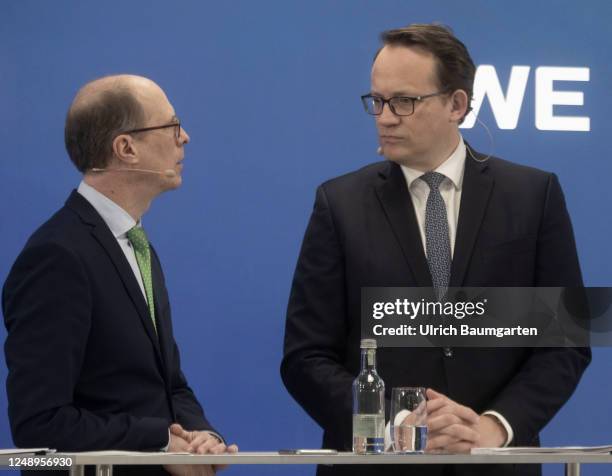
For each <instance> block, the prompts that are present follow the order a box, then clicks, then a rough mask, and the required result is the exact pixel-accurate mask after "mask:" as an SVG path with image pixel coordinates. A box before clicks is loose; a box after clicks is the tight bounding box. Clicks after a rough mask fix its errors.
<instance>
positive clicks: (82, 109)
mask: <svg viewBox="0 0 612 476" xmlns="http://www.w3.org/2000/svg"><path fill="white" fill-rule="evenodd" d="M65 142H66V148H67V151H68V155H69V156H70V159H71V160H72V162H73V163H74V165H75V166H76V168H77V169H78V170H79V171H80V172H81V173H82V174H83V180H82V181H81V183H80V185H79V186H78V189H77V190H74V191H73V192H72V193H71V195H70V196H69V197H68V200H67V201H66V204H65V205H64V207H63V208H61V209H60V210H59V211H58V212H57V213H56V214H55V215H53V216H52V217H51V218H50V219H49V220H48V221H47V222H46V223H45V224H43V225H42V226H41V227H40V228H39V229H38V230H37V231H36V232H34V234H33V235H32V236H31V237H30V239H29V240H28V242H27V243H26V245H25V248H24V249H23V251H22V252H21V253H20V255H19V257H18V258H17V260H16V262H15V264H14V265H13V267H12V269H11V271H10V274H9V276H8V278H7V280H6V282H5V284H4V288H3V294H2V308H3V312H4V319H5V324H6V328H7V330H8V337H7V340H6V345H5V352H6V362H7V366H8V370H9V373H8V378H7V392H8V399H9V418H10V424H11V430H12V434H13V439H14V442H15V444H16V445H17V446H19V447H51V448H56V449H58V450H60V451H89V450H104V449H117V450H142V451H145V450H146V451H158V450H162V451H163V450H167V451H191V452H199V453H206V452H211V453H221V452H225V451H236V450H237V448H236V447H235V446H234V445H232V446H230V447H226V445H225V443H224V442H223V439H222V438H221V437H220V436H219V434H218V433H217V432H216V430H214V428H213V427H212V425H211V424H210V423H209V422H208V420H207V419H206V417H205V415H204V412H203V411H202V408H201V406H200V404H199V403H198V401H197V399H196V397H195V396H194V394H193V392H192V391H191V389H190V388H189V386H188V385H187V381H186V379H185V377H184V375H183V373H182V372H181V367H180V360H179V352H178V348H177V345H176V343H175V341H174V337H173V333H172V323H171V317H170V306H169V301H168V295H167V291H166V286H165V284H164V276H163V273H162V268H161V265H160V262H159V259H158V257H157V254H156V252H155V250H154V249H153V247H152V246H151V245H150V244H149V242H148V238H147V236H146V234H145V233H144V230H143V229H142V227H141V222H140V220H141V217H142V216H143V214H144V213H145V212H146V211H147V210H148V209H149V206H150V205H151V202H152V201H153V199H155V198H156V197H157V196H158V195H159V194H161V193H162V192H164V191H166V190H172V189H176V188H177V187H179V186H180V185H181V180H182V179H181V172H182V168H183V165H182V162H183V157H184V145H185V144H187V143H188V142H189V135H188V134H187V132H186V131H185V129H183V128H182V127H181V124H180V122H179V120H178V118H177V116H176V113H175V111H174V108H173V107H172V105H171V104H170V102H169V101H168V98H167V97H166V95H165V94H164V92H163V91H162V89H161V88H160V87H159V86H158V85H157V84H155V83H154V82H153V81H151V80H149V79H146V78H142V77H138V76H128V75H122V76H111V77H105V78H102V79H98V80H95V81H92V82H91V83H88V84H87V85H85V86H84V87H83V88H82V89H81V90H80V91H79V92H78V94H77V96H76V97H75V99H74V101H73V103H72V105H71V107H70V109H69V111H68V115H67V118H66V127H65ZM166 469H168V470H169V471H171V472H177V471H176V470H177V468H166ZM178 469H179V470H180V468H178ZM196 469H197V470H198V471H199V472H200V473H203V474H211V473H212V472H213V471H214V469H213V468H208V467H199V468H196ZM138 471H139V472H140V473H142V469H139V470H138ZM156 471H157V472H163V469H162V468H158V469H157V470H156ZM179 472H180V471H179ZM150 473H151V471H150V468H149V471H148V472H147V474H150ZM37 474H40V473H37ZM53 474H57V473H53Z"/></svg>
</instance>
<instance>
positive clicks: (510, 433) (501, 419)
mask: <svg viewBox="0 0 612 476" xmlns="http://www.w3.org/2000/svg"><path fill="white" fill-rule="evenodd" d="M483 415H491V416H492V417H494V418H495V419H496V420H497V421H499V423H501V426H503V427H504V429H505V430H506V435H508V436H507V437H506V442H505V443H504V445H503V446H504V447H506V446H508V445H509V444H510V443H512V440H513V439H514V431H512V427H511V426H510V423H508V420H506V419H505V418H504V417H503V416H502V414H501V413H498V412H496V411H495V410H487V411H486V412H484V413H483Z"/></svg>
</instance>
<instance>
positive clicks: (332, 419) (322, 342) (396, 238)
mask: <svg viewBox="0 0 612 476" xmlns="http://www.w3.org/2000/svg"><path fill="white" fill-rule="evenodd" d="M474 154H475V155H476V154H477V153H476V152H474ZM478 157H481V156H478ZM450 285H451V286H508V287H509V286H525V287H528V286H580V285H582V278H581V274H580V267H579V264H578V258H577V254H576V246H575V242H574V237H573V232H572V228H571V224H570V219H569V216H568V213H567V210H566V207H565V202H564V199H563V194H562V191H561V188H560V186H559V183H558V180H557V178H556V176H555V175H554V174H550V173H546V172H542V171H539V170H536V169H533V168H528V167H523V166H520V165H516V164H512V163H510V162H506V161H503V160H501V159H497V158H491V159H489V160H487V161H485V162H477V161H476V160H474V159H472V158H471V157H470V155H469V154H468V157H467V158H466V164H465V173H464V181H463V188H462V196H461V205H460V212H459V221H458V227H457V237H456V242H455V249H454V258H453V262H452V269H451V278H450ZM363 286H406V287H410V286H432V281H431V275H430V273H429V268H428V265H427V260H426V257H425V254H424V251H423V244H422V242H421V236H420V234H419V229H418V224H417V221H416V216H415V213H414V208H413V205H412V201H411V198H410V193H409V192H408V188H407V185H406V180H405V178H404V175H403V173H402V171H401V168H400V167H399V166H398V165H397V164H394V163H391V162H379V163H375V164H372V165H370V166H367V167H365V168H363V169H361V170H358V171H356V172H354V173H351V174H348V175H345V176H342V177H339V178H336V179H333V180H331V181H329V182H326V183H324V184H323V185H321V186H320V187H319V188H318V190H317V195H316V202H315V205H314V211H313V213H312V216H311V218H310V223H309V224H308V228H307V230H306V235H305V237H304V241H303V244H302V249H301V252H300V257H299V260H298V264H297V268H296V271H295V276H294V280H293V286H292V290H291V296H290V299H289V305H288V310H287V323H286V331H285V346H284V358H283V361H282V365H281V375H282V378H283V381H284V383H285V385H286V387H287V389H288V390H289V392H290V393H291V395H292V396H293V397H294V398H295V399H296V400H297V401H298V402H299V403H300V405H302V407H303V408H304V409H305V410H306V412H308V414H309V415H310V416H311V417H312V418H313V419H314V420H315V421H317V423H318V424H319V425H320V426H321V427H322V428H323V429H324V436H323V446H324V447H327V448H337V449H339V450H350V449H351V440H352V435H351V434H352V428H351V425H352V423H351V414H352V397H351V384H352V381H353V379H354V378H355V376H356V375H357V373H358V371H359V352H360V350H359V340H360V292H361V288H362V287H363ZM590 355H591V354H590V351H589V350H588V349H557V348H536V349H526V348H497V349H472V348H455V349H453V354H452V356H450V357H445V355H444V353H443V350H442V349H438V348H401V349H400V348H393V349H391V348H382V349H379V350H378V353H377V356H378V370H379V373H380V375H381V376H382V378H383V379H384V381H385V385H386V391H387V398H388V397H389V394H390V391H391V388H393V387H396V386H405V385H412V386H417V385H418V386H424V387H432V388H434V389H436V390H439V391H441V392H443V393H445V394H446V395H448V396H449V397H450V398H452V399H454V400H455V401H458V402H460V403H462V404H464V405H467V406H469V407H471V408H472V409H474V410H475V411H477V412H479V413H480V412H483V411H485V410H495V411H498V412H499V413H501V414H502V415H503V416H504V417H505V418H506V419H507V420H508V422H509V423H510V425H511V426H512V428H513V430H514V440H513V442H512V444H513V445H517V446H522V445H537V444H538V432H539V431H540V430H541V429H542V428H543V427H544V426H545V425H546V423H548V421H550V419H551V418H552V417H553V415H554V414H555V413H556V412H557V411H558V410H559V408H561V406H562V405H563V404H564V403H565V401H566V400H567V399H568V398H569V397H570V395H571V394H572V392H573V391H574V388H575V387H576V385H577V383H578V381H579V379H580V376H581V375H582V372H583V371H584V369H585V368H586V366H587V365H588V363H589V361H590ZM387 403H388V402H387ZM383 468H384V469H383ZM516 468H517V474H537V472H538V471H539V467H533V466H532V467H525V466H520V465H517V466H516ZM370 469H371V471H372V474H415V473H414V471H417V470H416V469H412V470H411V469H410V467H404V468H401V467H399V468H397V467H396V468H392V467H389V466H384V467H378V468H370ZM411 471H412V472H411ZM441 471H442V468H440V467H432V466H429V467H423V468H419V469H418V474H442V473H441ZM445 471H447V473H448V472H450V473H451V474H452V473H453V471H454V472H455V473H456V474H478V473H479V472H481V473H482V474H490V473H491V471H492V468H491V467H488V468H486V467H476V468H468V467H465V466H463V467H461V466H457V467H456V468H454V469H453V468H446V469H445ZM495 471H496V473H499V474H513V470H512V468H511V467H503V468H496V469H495ZM345 473H346V474H366V473H367V470H366V469H365V468H363V467H362V468H359V469H357V468H352V469H350V468H343V467H342V466H337V467H336V468H331V467H320V468H319V474H345Z"/></svg>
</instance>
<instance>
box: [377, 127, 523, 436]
mask: <svg viewBox="0 0 612 476" xmlns="http://www.w3.org/2000/svg"><path fill="white" fill-rule="evenodd" d="M466 152H467V150H466V147H465V143H464V142H463V137H461V136H459V144H457V147H456V148H455V150H454V151H453V153H452V154H451V155H450V156H449V157H448V159H446V160H445V161H444V162H442V164H441V165H440V166H439V167H438V168H437V169H435V170H433V171H434V172H438V173H441V174H442V175H444V176H445V177H446V178H445V179H444V180H443V181H442V183H441V184H440V188H439V190H440V195H442V199H443V200H444V205H445V206H446V217H447V219H448V234H449V239H450V247H451V258H452V257H453V256H454V250H455V240H456V238H457V223H458V221H459V206H460V204H461V190H462V187H463V172H464V170H465V160H466ZM401 168H402V172H404V177H405V178H406V184H407V185H408V191H409V192H410V198H411V199H412V204H413V206H414V213H415V214H416V218H417V223H418V225H419V232H420V234H421V243H422V244H423V251H425V256H427V244H426V241H425V208H426V205H427V198H428V197H429V185H427V183H426V182H425V181H424V180H420V179H419V177H421V176H422V175H424V173H425V172H422V171H420V170H416V169H413V168H410V167H407V166H405V165H402V166H401ZM483 415H491V416H493V417H495V418H496V419H497V420H498V421H499V422H500V423H501V425H502V426H503V427H504V429H505V430H506V434H507V438H506V442H505V443H504V446H508V445H509V444H510V442H511V441H512V439H513V438H514V432H513V431H512V427H511V426H510V423H508V420H506V419H505V418H504V417H503V415H501V414H500V413H498V412H496V411H493V410H487V411H486V412H484V413H483ZM403 418H405V415H402V417H401V419H400V420H403ZM386 430H387V431H386V435H385V439H386V440H387V441H386V442H385V447H387V448H388V447H389V445H390V443H391V435H390V431H389V430H390V429H389V424H387V428H386Z"/></svg>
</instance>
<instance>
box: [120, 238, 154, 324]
mask: <svg viewBox="0 0 612 476" xmlns="http://www.w3.org/2000/svg"><path fill="white" fill-rule="evenodd" d="M127 237H128V239H129V240H130V243H132V248H134V254H135V255H136V261H137V262H138V267H139V268H140V276H142V283H143V284H144V288H145V293H146V294H147V301H148V303H149V312H150V313H151V320H152V321H153V327H154V328H155V332H156V333H157V325H156V324H155V304H154V303H153V280H152V278H151V251H150V249H149V240H147V235H146V233H145V232H144V230H143V229H142V228H141V227H139V226H135V227H134V228H132V229H131V230H130V231H128V232H127Z"/></svg>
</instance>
